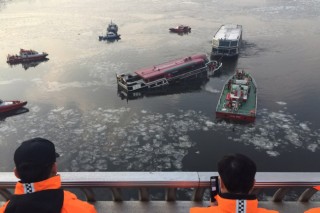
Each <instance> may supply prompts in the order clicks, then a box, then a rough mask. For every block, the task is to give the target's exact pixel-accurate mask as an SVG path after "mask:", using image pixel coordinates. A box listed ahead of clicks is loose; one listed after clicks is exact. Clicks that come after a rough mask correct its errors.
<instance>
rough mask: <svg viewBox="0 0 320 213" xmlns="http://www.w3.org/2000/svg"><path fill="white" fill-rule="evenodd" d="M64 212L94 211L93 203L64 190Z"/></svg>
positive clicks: (90, 212) (86, 212) (92, 212)
mask: <svg viewBox="0 0 320 213" xmlns="http://www.w3.org/2000/svg"><path fill="white" fill-rule="evenodd" d="M64 210H65V211H66V212H83V213H96V212H97V211H96V209H95V208H94V206H93V205H91V204H89V203H88V202H86V201H82V200H79V199H78V198H77V196H76V195H75V194H73V193H71V192H69V191H65V190H64V201H63V207H62V213H64Z"/></svg>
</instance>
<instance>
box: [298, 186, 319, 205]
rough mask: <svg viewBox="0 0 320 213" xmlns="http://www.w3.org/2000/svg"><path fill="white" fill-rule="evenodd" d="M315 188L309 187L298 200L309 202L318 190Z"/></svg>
mask: <svg viewBox="0 0 320 213" xmlns="http://www.w3.org/2000/svg"><path fill="white" fill-rule="evenodd" d="M317 191H318V190H316V189H315V188H308V189H306V190H305V191H304V192H302V194H301V195H300V197H299V198H298V201H300V202H308V201H309V200H310V198H311V197H312V196H313V195H314V194H315V193H316V192H317Z"/></svg>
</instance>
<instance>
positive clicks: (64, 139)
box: [0, 0, 320, 172]
mask: <svg viewBox="0 0 320 213" xmlns="http://www.w3.org/2000/svg"><path fill="white" fill-rule="evenodd" d="M319 11H320V1H319V0H295V1H292V0H264V1H256V0H232V1H231V0H226V1H218V0H186V1H179V0H170V1H169V0H134V1H125V0H108V1H104V0H81V1H76V0H46V1H37V0H11V1H10V0H0V38H1V42H0V98H1V99H3V100H10V99H21V100H27V101H28V104H27V106H26V107H27V109H28V112H26V113H22V114H19V115H15V116H8V117H2V118H1V120H0V162H1V163H0V171H12V168H13V162H12V158H13V157H12V156H13V152H14V150H15V149H16V147H17V146H18V145H19V143H21V142H22V141H23V140H26V139H29V138H32V137H37V136H41V137H45V138H48V139H50V140H52V141H53V142H54V143H55V144H56V146H57V150H58V152H59V153H60V154H61V157H60V158H59V160H58V165H59V168H60V170H61V171H212V170H216V162H217V160H219V159H220V158H221V157H222V156H223V155H224V154H226V153H229V152H241V153H244V154H246V155H248V156H250V157H251V158H253V159H254V160H255V161H256V162H257V165H258V170H259V171H297V172H299V171H319V169H318V166H314V162H319V154H318V153H319V149H320V146H319V145H320V124H319V123H320V122H319V120H320V111H319V107H318V105H319V104H320V99H319V93H320V86H319V79H320V78H319V77H320V62H319V61H320V42H319V38H320V25H319V22H320V16H319ZM111 20H112V21H114V22H115V23H117V24H118V26H119V33H120V34H121V38H122V39H121V40H119V41H116V42H101V41H99V40H98V36H99V35H102V34H103V33H104V32H105V29H106V27H107V24H108V23H109V22H110V21H111ZM226 23H235V24H241V25H242V26H243V39H244V41H243V47H242V49H241V54H240V56H239V58H238V59H236V60H223V68H222V70H221V72H220V73H219V74H218V75H216V76H214V77H211V78H210V80H209V81H208V82H203V84H202V85H201V86H199V87H195V88H194V87H190V88H189V87H188V88H182V89H179V90H177V91H168V93H164V94H157V95H149V96H145V97H143V98H138V99H135V100H128V101H127V100H125V99H122V98H120V97H119V95H118V92H117V84H116V78H115V75H116V73H123V72H133V71H135V70H137V69H140V68H143V67H147V66H152V65H156V64H160V63H162V62H166V61H169V60H172V59H177V58H181V57H185V56H188V55H191V54H195V53H207V54H210V51H211V44H210V43H211V39H212V36H213V35H214V33H215V32H216V31H217V30H218V28H219V27H220V25H221V24H226ZM178 24H187V25H190V26H191V28H192V31H191V33H189V34H186V35H183V36H179V35H176V34H171V33H169V32H168V28H170V27H174V26H176V25H178ZM20 48H25V49H34V50H37V51H40V52H42V51H45V52H47V53H49V60H48V61H46V62H42V63H40V64H33V66H32V65H31V66H30V67H24V66H22V65H21V64H20V65H15V66H9V65H8V64H7V63H6V55H7V54H9V53H10V54H15V53H18V52H19V49H20ZM236 67H241V68H246V69H247V70H248V72H250V73H251V74H252V76H253V77H254V79H255V81H256V82H257V84H258V112H257V119H256V122H255V123H253V124H238V123H232V122H231V123H230V122H225V121H218V120H216V119H215V107H216V104H217V102H218V98H219V95H220V92H221V89H222V87H223V84H224V83H225V81H226V80H227V79H228V77H229V76H230V75H231V74H232V73H233V72H234V70H235V68H236Z"/></svg>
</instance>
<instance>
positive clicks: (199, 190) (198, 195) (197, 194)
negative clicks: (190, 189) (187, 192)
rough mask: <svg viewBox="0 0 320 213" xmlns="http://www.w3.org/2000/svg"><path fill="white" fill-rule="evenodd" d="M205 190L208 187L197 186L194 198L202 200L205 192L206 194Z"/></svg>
mask: <svg viewBox="0 0 320 213" xmlns="http://www.w3.org/2000/svg"><path fill="white" fill-rule="evenodd" d="M205 190H206V188H196V189H195V191H194V193H193V196H192V200H193V201H202V198H203V194H204V191H205Z"/></svg>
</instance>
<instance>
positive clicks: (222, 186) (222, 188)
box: [219, 176, 228, 193]
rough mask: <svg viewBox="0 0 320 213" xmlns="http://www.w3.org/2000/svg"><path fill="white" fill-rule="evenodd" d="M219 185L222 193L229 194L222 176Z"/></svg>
mask: <svg viewBox="0 0 320 213" xmlns="http://www.w3.org/2000/svg"><path fill="white" fill-rule="evenodd" d="M219 183H220V192H221V193H226V192H228V190H227V188H226V186H225V185H224V182H223V180H222V178H221V177H220V176H219Z"/></svg>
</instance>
